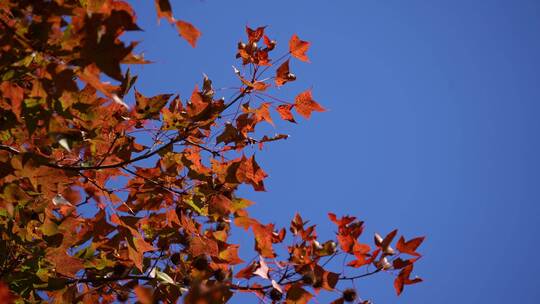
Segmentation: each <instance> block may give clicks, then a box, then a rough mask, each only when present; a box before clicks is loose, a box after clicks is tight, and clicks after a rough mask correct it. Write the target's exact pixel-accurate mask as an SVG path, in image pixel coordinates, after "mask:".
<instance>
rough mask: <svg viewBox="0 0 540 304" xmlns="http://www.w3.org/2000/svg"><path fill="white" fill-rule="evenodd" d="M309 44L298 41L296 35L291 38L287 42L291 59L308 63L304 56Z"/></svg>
mask: <svg viewBox="0 0 540 304" xmlns="http://www.w3.org/2000/svg"><path fill="white" fill-rule="evenodd" d="M309 45H310V43H309V42H307V41H303V40H300V38H298V36H297V35H296V34H294V35H293V36H292V37H291V40H289V52H290V53H291V55H293V57H295V58H298V59H300V60H302V61H305V62H309V58H308V57H307V55H306V52H307V50H308V49H309Z"/></svg>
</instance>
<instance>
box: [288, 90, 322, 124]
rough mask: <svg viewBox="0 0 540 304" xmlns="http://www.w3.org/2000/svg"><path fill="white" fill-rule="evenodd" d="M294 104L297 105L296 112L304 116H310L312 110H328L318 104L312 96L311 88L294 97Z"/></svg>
mask: <svg viewBox="0 0 540 304" xmlns="http://www.w3.org/2000/svg"><path fill="white" fill-rule="evenodd" d="M294 105H295V106H296V112H298V114H300V115H302V116H303V117H304V118H309V117H310V116H311V112H313V111H317V112H324V111H326V110H325V109H324V108H323V107H322V106H321V105H320V104H318V103H317V102H316V101H315V100H313V97H312V96H311V90H307V91H304V92H302V93H300V94H298V96H296V98H295V99H294Z"/></svg>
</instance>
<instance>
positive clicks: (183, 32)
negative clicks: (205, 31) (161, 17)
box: [176, 20, 201, 47]
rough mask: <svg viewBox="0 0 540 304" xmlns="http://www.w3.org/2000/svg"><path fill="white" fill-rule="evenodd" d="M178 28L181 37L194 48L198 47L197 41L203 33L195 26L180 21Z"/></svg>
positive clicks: (177, 23)
mask: <svg viewBox="0 0 540 304" xmlns="http://www.w3.org/2000/svg"><path fill="white" fill-rule="evenodd" d="M176 28H177V29H178V33H179V34H180V36H182V38H184V39H186V41H187V42H188V43H189V44H191V46H192V47H195V46H196V45H197V40H198V39H199V37H200V36H201V32H200V31H199V30H198V29H197V28H196V27H194V26H193V24H191V23H189V22H185V21H182V20H178V21H176Z"/></svg>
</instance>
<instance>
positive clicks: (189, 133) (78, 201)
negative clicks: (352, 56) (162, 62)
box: [0, 0, 423, 303]
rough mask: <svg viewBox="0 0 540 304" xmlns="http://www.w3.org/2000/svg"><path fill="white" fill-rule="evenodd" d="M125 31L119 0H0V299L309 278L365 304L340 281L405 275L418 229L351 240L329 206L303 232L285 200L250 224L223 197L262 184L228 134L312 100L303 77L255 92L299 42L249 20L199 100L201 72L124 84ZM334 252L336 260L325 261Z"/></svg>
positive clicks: (282, 288) (399, 279)
mask: <svg viewBox="0 0 540 304" xmlns="http://www.w3.org/2000/svg"><path fill="white" fill-rule="evenodd" d="M155 4H156V11H157V16H158V19H165V20H166V21H167V22H169V23H170V24H172V25H174V26H175V27H176V28H177V29H178V33H179V35H180V36H181V37H182V38H184V39H185V40H186V41H187V42H188V43H189V44H190V45H191V46H193V47H195V46H196V44H197V40H198V39H199V37H200V36H201V33H200V32H199V30H197V28H196V27H195V26H194V25H192V24H191V23H189V22H186V21H183V20H177V19H175V17H174V16H173V12H172V7H171V5H170V3H169V1H168V0H156V1H155ZM137 30H139V27H138V26H137V23H136V17H135V13H134V11H133V9H132V8H131V6H130V5H129V4H128V3H126V2H123V1H115V0H86V1H79V0H54V1H50V0H32V1H30V0H23V1H17V0H2V1H0V71H1V72H0V77H1V80H0V97H1V99H0V236H1V237H0V300H1V301H3V302H6V303H10V302H16V301H19V302H31V303H33V302H41V301H52V302H55V303H78V302H82V303H98V302H99V303H111V302H115V301H133V300H137V301H139V302H140V303H154V302H156V301H162V302H164V303H174V302H177V301H178V300H179V299H182V301H183V302H184V303H224V302H227V301H228V300H229V299H230V298H231V297H232V296H233V295H234V293H236V292H247V293H252V294H254V295H255V296H257V297H259V298H261V299H266V300H265V301H268V302H272V303H281V302H284V303H307V302H309V301H310V300H311V299H312V298H313V297H315V296H316V295H317V294H318V293H319V292H320V291H321V290H325V291H328V292H334V293H336V300H335V301H334V302H333V303H345V302H354V301H360V302H361V303H368V302H369V301H368V300H367V299H364V298H365V296H363V295H362V296H360V295H358V294H357V293H356V290H354V289H352V288H347V286H348V285H345V283H346V282H350V281H354V280H357V279H360V278H363V277H366V276H370V275H374V274H376V273H381V272H385V273H388V274H390V275H393V276H395V279H394V287H395V290H396V292H397V294H400V293H401V292H402V290H403V287H404V286H405V285H410V284H414V283H418V282H420V281H421V279H419V278H417V277H414V278H411V272H412V271H413V266H414V263H415V262H416V261H417V260H418V259H419V258H420V257H421V255H420V254H419V253H418V252H417V248H418V247H419V246H420V244H421V243H422V241H423V237H419V238H413V239H411V240H406V239H405V238H404V237H403V236H401V237H400V238H398V240H397V241H395V239H396V236H397V230H394V231H392V232H390V233H389V234H388V235H386V236H385V237H382V236H380V235H378V234H376V235H375V237H374V239H373V242H372V244H371V245H369V244H368V243H367V242H366V243H364V242H361V240H360V236H361V234H362V232H363V229H364V223H363V222H362V221H360V220H358V219H357V218H355V217H352V216H343V217H338V216H336V215H335V214H332V213H330V214H329V219H330V220H331V221H332V222H333V223H335V225H336V229H337V230H336V239H335V240H332V239H330V240H320V239H319V238H318V237H317V233H316V227H315V225H308V224H307V221H305V220H304V219H303V218H302V217H301V216H300V215H298V214H297V215H296V216H295V217H294V219H292V221H291V224H290V227H288V229H286V228H279V227H275V225H274V224H273V223H267V224H265V223H261V222H260V221H259V220H257V219H256V218H253V217H251V216H250V215H249V213H248V210H247V208H248V207H249V206H250V205H252V204H253V203H252V202H251V201H249V200H247V199H245V198H241V197H238V196H237V193H236V190H237V189H238V187H239V186H240V185H242V184H245V185H250V186H251V187H252V188H253V189H254V190H255V191H264V190H265V187H264V179H265V178H266V176H267V174H266V173H265V171H264V170H263V169H262V168H261V167H260V166H259V165H258V163H257V161H256V160H255V157H254V155H253V154H251V155H249V154H250V153H249V151H248V150H247V149H246V148H248V147H252V146H255V147H258V148H262V147H263V145H265V144H267V143H270V142H273V141H277V140H283V139H286V138H287V136H286V135H282V134H278V135H273V136H269V135H266V134H260V132H256V130H255V129H256V126H257V125H258V124H259V123H263V122H266V123H270V124H272V123H273V121H272V118H271V112H274V111H275V112H277V114H278V115H279V117H281V119H283V120H286V121H290V122H295V116H294V111H295V112H296V113H297V114H298V115H300V116H302V117H304V118H310V117H311V115H312V113H313V112H323V111H324V110H325V109H324V108H323V107H322V106H321V105H320V104H319V103H318V102H317V101H315V100H314V97H313V94H312V91H311V90H306V91H304V92H300V93H299V94H297V95H296V97H294V98H292V100H291V101H286V100H289V99H288V98H285V99H282V98H277V97H275V96H273V95H272V94H273V93H271V92H272V89H275V88H277V87H281V86H284V85H286V84H287V83H288V82H292V81H295V80H296V76H295V75H294V74H293V73H292V72H291V71H290V70H291V68H290V62H291V60H300V61H303V62H309V58H308V55H307V51H308V50H309V48H310V43H309V42H307V41H303V40H301V39H300V38H299V37H298V36H297V35H296V34H295V35H293V36H292V38H291V39H290V41H289V45H288V49H286V50H284V51H285V55H283V56H281V57H278V58H276V59H273V58H271V56H270V55H271V54H273V51H275V50H276V49H277V43H276V41H274V40H272V39H271V38H269V36H267V34H266V33H265V30H266V27H258V28H255V29H251V28H249V27H247V28H246V33H247V40H246V41H245V42H239V43H238V45H237V56H236V57H237V58H238V59H239V60H240V61H241V62H240V63H239V64H241V67H242V68H241V69H236V68H235V70H234V73H235V74H236V76H235V77H236V81H238V83H239V89H238V90H237V92H236V95H235V96H233V97H231V98H230V99H229V100H226V99H216V98H214V94H215V89H214V87H213V85H212V81H211V80H210V79H209V78H208V77H204V79H203V80H202V84H201V86H200V88H199V87H198V86H195V89H194V90H193V92H192V94H191V96H190V97H189V98H187V100H184V101H182V100H181V97H180V96H179V95H175V94H169V93H166V94H159V95H156V96H151V97H149V96H145V95H144V93H142V92H138V91H137V90H135V89H132V88H133V86H134V83H135V82H136V80H137V76H134V75H132V74H131V72H130V69H129V66H130V65H137V64H148V63H149V61H147V60H146V59H144V57H143V56H142V55H140V54H137V53H136V52H135V49H136V45H137V43H135V42H131V43H127V42H125V41H123V40H122V39H121V36H122V34H123V33H125V32H126V31H137ZM106 79H108V80H109V81H106ZM269 100H270V101H269ZM141 138H151V139H152V142H153V143H152V144H151V145H143V144H142V143H141V141H140V139H141ZM235 227H236V228H235ZM231 229H238V230H239V231H246V233H249V234H250V235H253V237H254V244H255V248H254V249H253V254H254V255H255V258H254V259H253V260H251V261H243V260H242V259H241V258H240V257H239V252H240V246H239V245H238V244H233V243H230V241H229V236H230V232H231ZM393 244H394V245H393ZM392 246H394V247H392ZM244 247H245V246H243V247H242V249H243V250H250V249H249V248H244ZM394 248H395V249H394ZM337 256H348V257H349V262H348V264H347V266H346V267H347V269H348V270H347V272H348V273H349V272H351V270H352V273H353V274H350V275H346V274H345V273H344V270H343V269H342V270H340V271H338V272H336V271H332V270H331V269H330V268H331V266H332V263H331V262H332V260H333V259H334V258H335V257H337ZM340 282H341V283H343V284H341V283H340Z"/></svg>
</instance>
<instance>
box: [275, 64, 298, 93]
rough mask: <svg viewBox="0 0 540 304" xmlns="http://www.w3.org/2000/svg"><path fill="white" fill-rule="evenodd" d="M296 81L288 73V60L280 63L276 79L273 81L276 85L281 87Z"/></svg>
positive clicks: (292, 75) (293, 76)
mask: <svg viewBox="0 0 540 304" xmlns="http://www.w3.org/2000/svg"><path fill="white" fill-rule="evenodd" d="M294 80H296V76H295V75H294V74H293V73H291V72H290V71H289V59H287V61H285V62H284V63H282V64H281V65H280V66H279V67H278V68H277V70H276V77H275V79H274V81H275V83H276V85H277V86H278V87H279V86H282V85H284V84H285V83H286V82H288V81H294Z"/></svg>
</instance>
